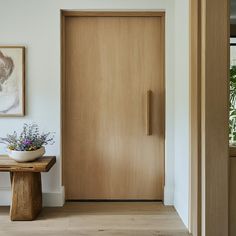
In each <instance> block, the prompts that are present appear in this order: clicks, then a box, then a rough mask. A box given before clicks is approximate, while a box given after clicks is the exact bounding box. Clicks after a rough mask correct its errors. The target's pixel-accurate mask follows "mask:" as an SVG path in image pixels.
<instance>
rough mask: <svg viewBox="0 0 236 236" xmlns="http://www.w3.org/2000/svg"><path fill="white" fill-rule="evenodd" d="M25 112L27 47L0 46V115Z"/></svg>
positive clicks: (21, 114)
mask: <svg viewBox="0 0 236 236" xmlns="http://www.w3.org/2000/svg"><path fill="white" fill-rule="evenodd" d="M24 114H25V47H21V46H0V116H24Z"/></svg>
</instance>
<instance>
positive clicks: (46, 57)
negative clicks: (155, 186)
mask: <svg viewBox="0 0 236 236" xmlns="http://www.w3.org/2000/svg"><path fill="white" fill-rule="evenodd" d="M186 1H187V0H50V1H48V0H40V1H38V0H8V1H5V0H0V29H1V31H0V44H1V45H24V46H26V48H27V51H26V59H27V60H26V76H27V78H26V101H27V102H26V112H27V114H26V116H25V117H23V118H0V136H4V135H6V134H7V133H8V132H12V131H13V130H19V129H20V128H21V126H22V124H23V123H24V122H36V123H38V124H39V125H40V127H41V128H42V130H45V131H54V132H56V143H55V145H54V146H48V147H47V154H51V155H56V156H57V164H56V166H55V167H53V169H52V170H51V171H50V172H49V173H45V174H43V192H45V193H46V194H44V197H45V198H44V200H45V204H46V205H60V204H62V202H63V188H62V187H61V162H60V159H61V156H60V155H61V148H60V142H61V138H60V125H61V121H60V115H61V114H60V9H74V10H78V9H79V10H81V9H93V10H99V9H102V10H104V9H107V10H110V9H113V10H136V9H137V10H165V11H166V154H165V155H166V165H165V168H166V170H165V173H166V179H165V203H166V204H173V203H174V202H175V204H176V209H177V210H178V212H179V214H180V216H181V217H182V218H183V219H184V222H185V224H186V225H187V224H188V221H187V216H186V209H187V207H188V206H187V202H188V201H187V200H186V199H188V175H187V173H188V161H187V160H186V159H188V158H187V157H188V151H187V150H188V148H187V146H188V133H187V132H188V128H187V125H188V115H189V114H188V96H187V91H188V81H187V78H188V77H187V71H188V68H187V61H188V55H187V53H186V47H187V44H188V37H187V35H186V33H187V29H186V22H188V16H187V15H186V12H187V11H188V9H187V5H184V4H185V2H186ZM178 2H180V5H179V6H178V4H177V3H178ZM175 6H176V11H175ZM180 6H181V7H180ZM181 50H183V53H182V51H181ZM175 80H176V82H175ZM174 85H175V86H176V87H175V86H174ZM175 112H176V114H175ZM180 131H181V132H180ZM175 141H177V142H176V145H175ZM179 144H180V145H179ZM0 153H4V149H3V146H0ZM175 163H176V166H177V168H176V170H175ZM180 169H182V170H183V171H182V172H181V173H180ZM174 177H176V180H175V181H174ZM181 178H183V179H181ZM174 185H175V186H176V187H175V188H174ZM9 186H10V183H9V176H8V174H3V173H1V174H0V194H1V198H0V204H8V203H9V202H10V198H9ZM175 190H176V194H175ZM180 195H181V199H180ZM174 196H175V197H174Z"/></svg>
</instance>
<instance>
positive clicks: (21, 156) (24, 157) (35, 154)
mask: <svg viewBox="0 0 236 236" xmlns="http://www.w3.org/2000/svg"><path fill="white" fill-rule="evenodd" d="M7 152H8V156H9V157H11V158H12V159H14V160H15V161H17V162H28V161H34V160H36V159H37V158H39V157H41V156H43V155H44V153H45V148H44V147H41V148H39V149H37V150H35V151H14V150H10V149H7Z"/></svg>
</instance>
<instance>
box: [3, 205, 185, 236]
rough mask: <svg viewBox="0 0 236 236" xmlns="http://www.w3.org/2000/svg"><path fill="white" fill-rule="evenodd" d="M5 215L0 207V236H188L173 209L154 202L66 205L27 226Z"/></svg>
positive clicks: (48, 212) (48, 210)
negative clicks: (12, 220)
mask: <svg viewBox="0 0 236 236" xmlns="http://www.w3.org/2000/svg"><path fill="white" fill-rule="evenodd" d="M8 213H9V207H0V236H32V235H33V236H41V235H42V236H54V235H55V236H75V235H79V236H97V235H98V236H119V235H124V236H187V235H189V234H188V233H187V230H186V228H185V226H184V224H183V223H182V221H181V220H180V218H179V216H178V214H177V213H176V211H175V210H174V208H173V207H164V206H163V205H162V204H161V203H156V202H155V203H153V202H152V203H151V202H142V203H140V202H139V203H137V202H129V203H127V202H126V203H124V202H115V203H114V202H99V203H94V202H82V203H81V202H80V203H75V202H73V203H72V202H69V203H66V204H65V206H64V207H62V208H44V209H43V211H42V213H41V215H40V216H39V218H38V219H37V220H35V221H31V222H26V221H24V222H23V221H22V222H20V221H14V222H11V221H10V220H9V215H8Z"/></svg>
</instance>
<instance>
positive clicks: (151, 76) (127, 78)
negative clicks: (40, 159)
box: [63, 16, 165, 200]
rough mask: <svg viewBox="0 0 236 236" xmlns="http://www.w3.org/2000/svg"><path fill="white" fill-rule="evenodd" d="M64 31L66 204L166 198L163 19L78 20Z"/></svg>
mask: <svg viewBox="0 0 236 236" xmlns="http://www.w3.org/2000/svg"><path fill="white" fill-rule="evenodd" d="M64 27H65V29H64V33H65V57H64V59H65V60H64V62H65V81H64V120H63V124H64V128H63V130H64V131H63V140H64V142H63V143H64V144H63V153H64V157H63V158H64V184H65V190H66V199H71V200H73V199H74V200H76V199H77V200H80V199H98V200H101V199H108V200H109V199H113V200H116V199H119V200H131V199H136V200H139V199H140V200H141V199H146V200H161V199H162V198H163V182H164V133H165V130H164V126H165V125H164V123H165V122H164V118H165V116H164V97H165V95H164V28H163V27H164V26H163V17H160V16H151V17H150V16H147V17H146V16H142V17H139V16H127V17H125V16H110V17H109V16H97V17H96V16H81V17H75V16H73V17H66V18H65V26H64Z"/></svg>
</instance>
